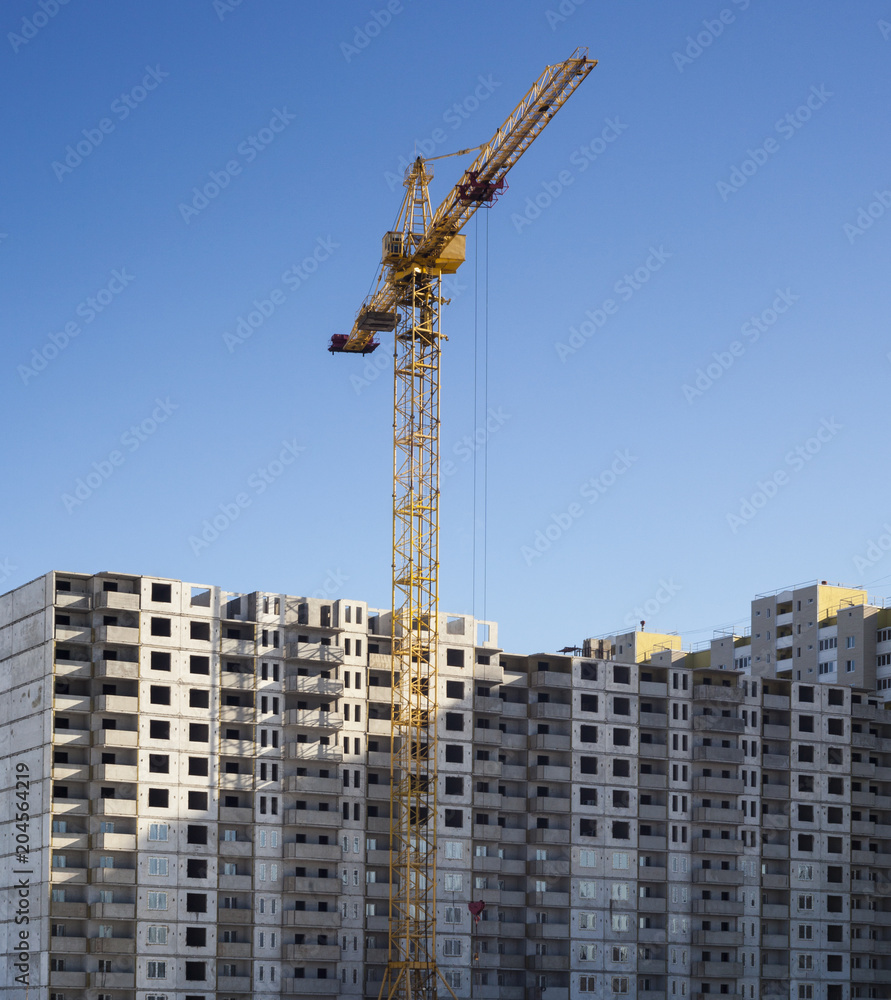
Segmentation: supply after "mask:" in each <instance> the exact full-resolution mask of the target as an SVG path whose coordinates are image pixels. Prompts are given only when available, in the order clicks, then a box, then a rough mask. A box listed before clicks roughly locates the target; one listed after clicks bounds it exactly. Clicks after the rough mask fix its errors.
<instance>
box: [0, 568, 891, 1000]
mask: <svg viewBox="0 0 891 1000" xmlns="http://www.w3.org/2000/svg"><path fill="white" fill-rule="evenodd" d="M390 614H391V612H390V611H389V610H387V611H378V610H375V609H373V608H369V607H368V606H367V605H366V604H365V603H364V602H362V601H355V600H352V601H347V600H337V601H333V600H325V599H321V600H320V599H313V598H302V597H294V596H288V595H283V594H270V593H251V594H236V593H230V592H228V591H224V590H222V589H220V588H218V587H207V586H193V585H191V584H185V583H182V582H180V581H176V580H167V579H160V578H155V577H146V576H140V575H128V574H122V573H101V574H97V575H88V574H76V573H58V572H57V573H49V574H47V575H46V576H44V577H41V578H39V579H37V580H35V581H33V582H31V583H29V584H26V585H25V586H22V587H20V588H18V589H17V590H15V591H12V592H11V593H9V594H6V595H4V596H3V597H2V598H0V662H2V693H3V698H2V712H3V725H2V727H0V733H2V768H3V773H4V781H3V788H4V789H5V792H4V801H3V807H2V809H3V811H2V814H0V815H2V821H3V841H2V844H3V851H4V853H5V854H6V857H5V859H4V860H5V868H4V870H5V871H6V872H8V873H10V874H9V875H8V878H7V881H8V884H9V885H11V886H14V887H15V891H14V892H13V890H10V892H13V895H11V896H10V897H9V898H10V904H9V905H8V906H7V908H6V910H5V912H4V914H3V919H4V921H5V922H4V923H3V924H2V925H0V926H2V928H3V934H4V936H5V942H6V946H5V950H6V952H7V954H8V955H10V956H15V957H14V958H13V957H11V958H10V959H9V960H8V962H7V963H6V966H5V969H4V972H3V973H2V976H3V979H2V986H0V995H3V996H10V997H12V996H15V997H24V996H25V995H27V996H28V998H29V1000H81V998H84V1000H249V998H250V1000H255V998H263V997H270V998H271V997H289V998H297V997H299V998H315V997H331V996H344V997H349V996H356V997H368V998H371V997H377V996H378V994H379V992H380V990H381V985H382V983H383V981H384V975H385V970H386V968H387V963H388V938H389V932H390V900H391V892H392V887H391V884H390V873H391V871H399V868H398V867H396V866H393V865H392V864H391V860H392V859H391V856H390V846H391V841H390V838H391V836H392V834H393V823H392V821H391V815H390V813H391V805H392V798H391V788H390V786H389V782H390V780H391V773H392V772H391V750H392V749H393V747H392V744H391V740H393V738H394V733H398V729H397V727H396V726H395V725H394V720H393V719H392V718H391V715H392V713H393V704H394V701H393V698H392V692H391V689H390V688H391V676H392V673H391V662H392V661H391V650H390V642H391V632H392V630H391V622H390V620H389V617H390ZM743 632H744V634H740V635H734V634H730V633H726V634H719V635H716V637H715V638H714V639H713V640H712V641H711V642H710V643H708V644H706V645H705V646H704V647H703V648H701V649H699V650H697V651H693V652H690V651H685V650H683V649H682V648H681V640H680V638H679V637H678V636H676V635H659V634H654V633H649V632H632V633H627V634H617V635H610V636H605V637H603V638H600V639H590V640H587V641H585V642H584V643H583V644H582V646H581V647H580V648H578V649H577V650H575V651H574V653H572V654H570V653H552V654H533V655H527V654H517V653H505V652H503V651H502V649H501V648H500V646H499V639H498V635H497V630H496V626H495V624H494V623H492V622H480V621H476V620H474V619H472V618H469V617H449V616H446V615H443V616H441V618H440V621H439V622H438V636H439V639H438V649H437V661H438V668H437V685H438V690H437V691H436V692H434V695H435V703H436V704H437V706H438V707H437V713H436V718H435V719H433V720H430V724H431V726H432V727H433V736H432V740H431V743H432V746H433V747H434V748H435V751H434V752H435V753H436V755H437V759H436V762H435V763H436V765H437V766H436V768H435V774H436V783H437V787H436V789H435V790H434V794H433V797H432V800H433V801H435V803H436V808H435V816H434V815H431V816H429V817H427V820H426V822H427V826H428V827H429V828H430V835H429V839H430V841H431V842H432V843H433V844H434V845H435V856H434V858H433V863H432V864H431V865H430V866H429V878H430V885H429V887H428V890H427V892H428V897H427V898H428V900H429V904H430V907H431V912H432V913H433V914H434V915H435V927H434V931H435V936H434V940H435V946H436V963H437V968H438V970H439V972H441V974H442V979H443V980H444V983H443V984H442V994H443V995H445V986H446V985H448V987H449V988H450V989H451V990H452V991H453V992H454V994H455V995H456V996H458V997H475V998H480V1000H482V998H496V997H497V998H499V1000H502V998H506V1000H511V998H513V1000H521V998H522V1000H526V998H535V1000H540V998H543V1000H569V998H570V997H573V998H574V997H579V996H585V995H586V994H591V995H595V996H598V997H606V998H611V997H619V998H621V997H636V998H639V1000H669V998H673V997H683V996H686V997H690V998H696V1000H703V998H705V997H706V996H711V995H713V994H735V995H742V996H745V997H748V998H750V1000H753V998H755V997H758V998H759V1000H763V998H776V1000H779V998H781V997H782V998H784V1000H786V998H789V997H793V998H803V1000H849V998H854V997H888V996H889V995H891V956H889V955H888V953H887V951H886V950H885V947H884V943H885V942H887V941H889V940H891V913H889V911H891V900H889V893H891V884H889V879H891V714H889V713H887V712H886V711H885V709H884V707H883V705H884V699H885V696H886V693H887V689H888V687H889V685H891V609H888V610H886V609H884V608H882V607H880V606H878V605H877V604H875V603H870V602H869V600H868V598H867V595H866V593H865V592H864V591H861V590H856V589H850V588H843V587H834V586H829V585H827V584H825V583H814V584H811V585H807V586H801V587H797V588H792V589H789V590H786V591H782V592H779V593H775V594H771V595H768V596H761V597H758V598H756V599H755V601H753V603H752V612H751V629H746V630H743ZM397 738H398V737H397ZM12 873H16V874H12ZM16 880H18V884H17V885H16ZM481 904H485V905H484V906H483V905H481ZM24 918H27V920H25V919H24ZM20 977H26V978H25V979H23V978H20ZM25 985H26V986H27V994H26V991H25V988H24V987H25Z"/></svg>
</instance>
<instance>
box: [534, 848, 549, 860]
mask: <svg viewBox="0 0 891 1000" xmlns="http://www.w3.org/2000/svg"><path fill="white" fill-rule="evenodd" d="M535 860H536V861H547V860H548V851H547V848H546V847H539V848H537V849H536V851H535Z"/></svg>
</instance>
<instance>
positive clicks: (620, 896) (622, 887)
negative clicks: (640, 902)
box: [610, 882, 628, 902]
mask: <svg viewBox="0 0 891 1000" xmlns="http://www.w3.org/2000/svg"><path fill="white" fill-rule="evenodd" d="M610 898H611V899H615V900H619V901H622V902H624V901H625V900H627V899H628V883H627V882H613V885H612V890H611V892H610Z"/></svg>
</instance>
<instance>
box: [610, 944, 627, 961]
mask: <svg viewBox="0 0 891 1000" xmlns="http://www.w3.org/2000/svg"><path fill="white" fill-rule="evenodd" d="M613 961H614V962H627V961H628V949H627V948H626V947H624V946H622V947H621V948H616V947H614V948H613Z"/></svg>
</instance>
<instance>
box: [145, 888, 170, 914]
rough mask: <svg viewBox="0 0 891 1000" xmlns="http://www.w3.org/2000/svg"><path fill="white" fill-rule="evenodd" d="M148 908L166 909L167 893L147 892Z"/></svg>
mask: <svg viewBox="0 0 891 1000" xmlns="http://www.w3.org/2000/svg"><path fill="white" fill-rule="evenodd" d="M148 908H149V909H150V910H166V909H167V893H166V892H150V893H149V894H148Z"/></svg>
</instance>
